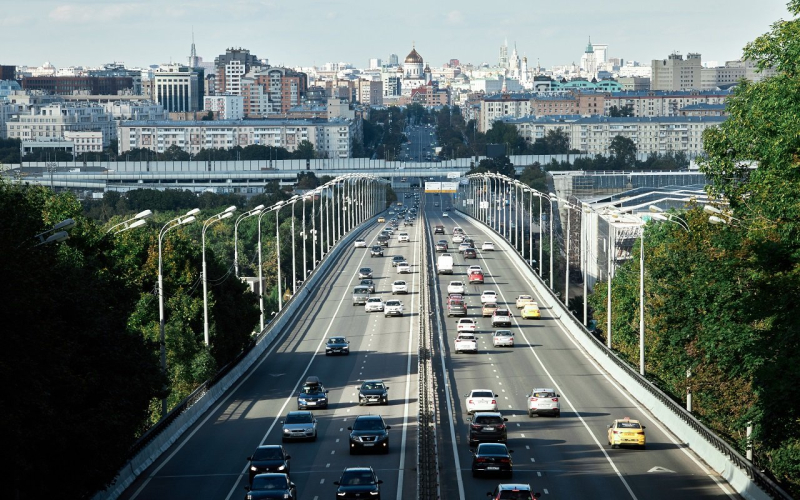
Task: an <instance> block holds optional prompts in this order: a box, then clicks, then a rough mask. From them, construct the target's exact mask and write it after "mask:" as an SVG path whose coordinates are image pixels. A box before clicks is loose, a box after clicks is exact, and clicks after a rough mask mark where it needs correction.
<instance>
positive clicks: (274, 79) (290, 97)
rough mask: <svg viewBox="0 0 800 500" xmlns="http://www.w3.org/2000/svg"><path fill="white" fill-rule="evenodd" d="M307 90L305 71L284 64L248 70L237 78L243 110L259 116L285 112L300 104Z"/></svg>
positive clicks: (245, 112) (249, 114) (249, 115)
mask: <svg viewBox="0 0 800 500" xmlns="http://www.w3.org/2000/svg"><path fill="white" fill-rule="evenodd" d="M307 90H308V75H306V74H305V73H301V72H299V71H294V70H292V69H288V68H278V67H274V68H264V69H257V70H254V71H251V72H250V73H248V74H247V75H246V76H244V77H243V78H242V79H241V90H240V95H242V96H243V97H244V114H245V116H248V117H263V116H269V115H276V114H286V113H288V112H289V109H290V108H292V107H295V106H298V105H300V104H301V103H302V102H303V98H304V97H305V95H306V92H307Z"/></svg>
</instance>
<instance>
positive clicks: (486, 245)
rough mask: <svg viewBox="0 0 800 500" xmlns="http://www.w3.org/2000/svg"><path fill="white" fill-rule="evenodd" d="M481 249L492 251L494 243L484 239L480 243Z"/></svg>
mask: <svg viewBox="0 0 800 500" xmlns="http://www.w3.org/2000/svg"><path fill="white" fill-rule="evenodd" d="M481 251H483V252H493V251H494V243H492V242H491V241H484V242H483V244H482V245H481Z"/></svg>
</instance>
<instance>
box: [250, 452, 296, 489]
mask: <svg viewBox="0 0 800 500" xmlns="http://www.w3.org/2000/svg"><path fill="white" fill-rule="evenodd" d="M291 458H292V457H290V456H289V455H287V454H286V450H285V449H284V448H283V446H281V445H278V444H270V445H265V446H259V447H258V448H256V451H255V452H253V454H252V455H251V456H249V457H247V460H249V461H250V467H248V471H249V473H250V484H251V485H252V484H253V478H254V477H256V476H257V475H258V474H265V473H269V472H275V473H281V474H289V460H290V459H291Z"/></svg>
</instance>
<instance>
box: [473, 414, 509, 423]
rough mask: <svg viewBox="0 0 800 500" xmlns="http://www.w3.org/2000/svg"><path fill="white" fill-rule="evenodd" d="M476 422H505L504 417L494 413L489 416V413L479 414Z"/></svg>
mask: <svg viewBox="0 0 800 500" xmlns="http://www.w3.org/2000/svg"><path fill="white" fill-rule="evenodd" d="M475 423H476V424H481V425H497V424H502V423H503V417H499V416H494V415H492V416H487V415H484V416H478V417H475Z"/></svg>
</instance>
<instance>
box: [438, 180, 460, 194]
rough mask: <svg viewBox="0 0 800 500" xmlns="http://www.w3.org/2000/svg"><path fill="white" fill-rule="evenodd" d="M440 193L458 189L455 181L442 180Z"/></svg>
mask: <svg viewBox="0 0 800 500" xmlns="http://www.w3.org/2000/svg"><path fill="white" fill-rule="evenodd" d="M441 184H442V187H441V191H440V192H441V193H455V192H456V191H458V183H457V182H442V183H441Z"/></svg>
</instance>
